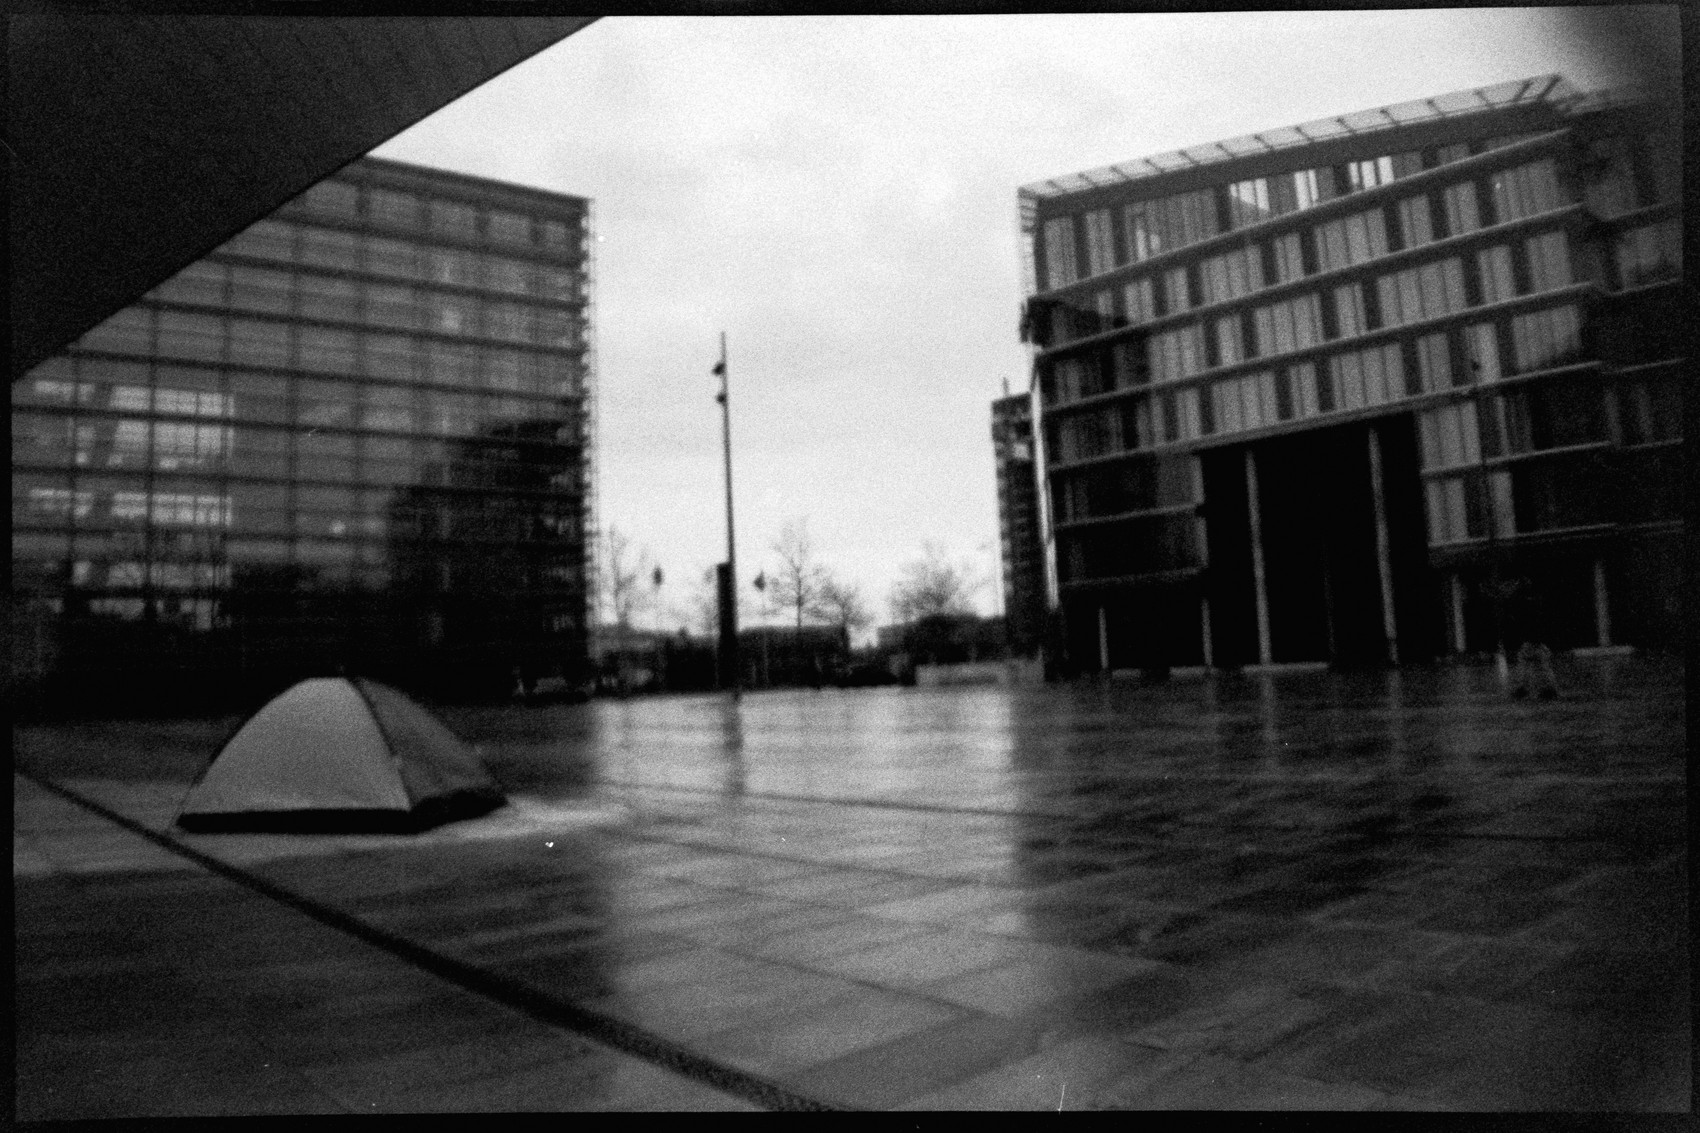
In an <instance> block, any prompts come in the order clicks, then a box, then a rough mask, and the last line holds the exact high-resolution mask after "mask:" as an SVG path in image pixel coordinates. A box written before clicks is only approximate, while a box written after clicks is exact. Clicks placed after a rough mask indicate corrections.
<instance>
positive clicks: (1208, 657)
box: [1198, 594, 1216, 669]
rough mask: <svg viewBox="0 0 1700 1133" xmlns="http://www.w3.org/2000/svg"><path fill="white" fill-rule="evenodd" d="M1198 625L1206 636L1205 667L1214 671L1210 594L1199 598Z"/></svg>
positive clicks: (1214, 659) (1214, 658)
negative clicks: (1211, 644) (1211, 643)
mask: <svg viewBox="0 0 1700 1133" xmlns="http://www.w3.org/2000/svg"><path fill="white" fill-rule="evenodd" d="M1198 623H1199V629H1200V630H1201V632H1202V633H1203V634H1204V667H1205V668H1206V669H1214V668H1215V667H1216V657H1215V653H1214V652H1213V651H1212V649H1211V647H1210V595H1208V594H1203V595H1200V596H1199V599H1198Z"/></svg>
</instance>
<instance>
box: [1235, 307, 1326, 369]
mask: <svg viewBox="0 0 1700 1133" xmlns="http://www.w3.org/2000/svg"><path fill="white" fill-rule="evenodd" d="M1252 319H1253V323H1254V325H1255V326H1256V328H1257V353H1258V355H1260V356H1262V355H1269V354H1285V353H1286V352H1287V351H1289V350H1302V349H1304V348H1305V347H1307V346H1315V345H1317V344H1318V343H1320V342H1321V341H1322V305H1321V302H1320V301H1319V300H1318V298H1317V296H1315V295H1301V296H1299V297H1298V298H1296V299H1289V300H1287V301H1285V302H1282V303H1272V304H1270V305H1269V306H1267V307H1259V308H1257V309H1256V310H1255V311H1253V312H1252Z"/></svg>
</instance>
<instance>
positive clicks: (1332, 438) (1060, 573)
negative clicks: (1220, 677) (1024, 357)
mask: <svg viewBox="0 0 1700 1133" xmlns="http://www.w3.org/2000/svg"><path fill="white" fill-rule="evenodd" d="M1672 118H1673V116H1672V115H1670V114H1669V113H1668V111H1666V110H1663V109H1661V108H1659V107H1656V106H1652V105H1648V104H1645V103H1641V102H1637V101H1635V100H1633V99H1628V98H1622V97H1616V96H1609V95H1603V94H1582V93H1579V92H1578V91H1576V90H1575V89H1574V88H1572V87H1571V86H1569V85H1568V84H1567V83H1566V82H1565V81H1564V80H1563V79H1561V78H1559V77H1557V76H1546V77H1541V78H1535V79H1529V80H1526V81H1517V82H1511V83H1506V84H1503V85H1500V86H1495V87H1490V88H1484V89H1481V90H1473V91H1464V92H1458V93H1453V94H1447V95H1440V96H1436V97H1434V98H1428V99H1423V100H1420V101H1416V102H1410V103H1404V104H1401V105H1396V106H1388V107H1383V108H1381V109H1377V110H1369V111H1362V112H1357V113H1353V114H1346V115H1343V116H1341V117H1338V118H1331V119H1327V120H1324V121H1320V122H1312V123H1306V124H1305V125H1302V126H1295V127H1290V128H1285V129H1278V130H1271V131H1268V132H1266V133H1262V134H1257V135H1253V136H1251V137H1245V138H1236V139H1232V140H1228V141H1223V142H1219V143H1213V144H1210V145H1204V146H1197V147H1194V148H1191V149H1188V150H1184V151H1180V152H1178V153H1170V154H1163V155H1159V156H1155V157H1150V158H1146V159H1143V160H1139V161H1134V162H1129V163H1126V164H1122V165H1118V166H1114V167H1112V168H1109V169H1103V170H1097V171H1093V172H1088V173H1082V174H1076V175H1073V176H1068V177H1062V178H1058V179H1056V180H1052V181H1047V182H1044V183H1042V184H1037V185H1031V186H1028V187H1026V188H1024V189H1022V190H1021V192H1020V195H1019V200H1020V205H1021V209H1022V214H1023V222H1024V231H1025V232H1026V233H1027V234H1028V235H1029V236H1030V239H1029V240H1027V241H1026V242H1025V250H1026V254H1027V255H1028V256H1030V257H1031V262H1030V263H1029V264H1028V265H1027V266H1028V276H1029V278H1030V279H1031V280H1032V281H1033V282H1032V285H1031V286H1032V287H1033V293H1032V294H1031V296H1030V298H1029V301H1028V304H1027V307H1026V310H1025V311H1024V317H1023V328H1024V333H1025V336H1026V337H1027V339H1028V340H1029V341H1030V342H1032V343H1034V344H1035V346H1036V354H1035V365H1036V374H1035V379H1036V381H1037V384H1038V387H1039V391H1040V397H1039V405H1040V436H1039V440H1040V445H1041V451H1042V453H1043V459H1044V482H1045V485H1046V488H1047V490H1048V492H1049V495H1050V500H1049V502H1050V505H1051V518H1052V521H1053V524H1054V526H1053V530H1052V535H1053V538H1054V548H1055V549H1054V567H1055V570H1056V573H1057V578H1058V585H1059V592H1060V603H1061V610H1062V615H1063V619H1064V625H1065V629H1064V632H1065V635H1066V639H1067V642H1068V655H1069V659H1070V662H1071V663H1072V665H1073V666H1074V667H1076V668H1078V669H1088V670H1091V669H1104V668H1117V667H1145V668H1157V669H1161V668H1163V667H1165V666H1167V665H1171V664H1176V665H1179V664H1200V663H1203V664H1206V665H1212V666H1234V665H1239V664H1244V663H1257V662H1271V661H1272V662H1283V661H1330V662H1333V663H1337V664H1356V663H1365V664H1380V663H1388V662H1392V663H1399V662H1405V661H1410V660H1414V659H1421V658H1432V657H1437V656H1445V655H1449V654H1464V653H1483V652H1489V651H1492V650H1494V649H1496V648H1497V647H1498V646H1499V645H1500V643H1501V641H1502V640H1503V641H1505V642H1506V643H1507V644H1509V645H1511V646H1512V647H1515V645H1516V643H1517V642H1518V641H1521V640H1525V639H1531V638H1532V639H1536V640H1541V641H1544V642H1545V643H1547V644H1548V645H1551V646H1552V647H1554V648H1559V649H1562V648H1574V647H1582V646H1597V645H1607V644H1614V643H1641V644H1657V643H1660V642H1662V641H1663V642H1668V641H1670V640H1671V639H1672V636H1673V635H1674V632H1675V629H1674V627H1675V626H1676V625H1678V624H1679V621H1680V609H1679V607H1678V605H1677V602H1678V599H1677V595H1678V593H1679V589H1680V580H1681V578H1682V571H1681V568H1680V548H1681V530H1682V524H1681V507H1680V500H1681V490H1680V484H1681V482H1682V477H1681V470H1682V450H1681V421H1682V412H1681V405H1682V397H1683V394H1682V386H1681V372H1682V367H1683V365H1684V359H1683V358H1682V351H1683V347H1682V344H1681V342H1680V328H1681V326H1682V325H1683V323H1684V321H1685V320H1687V319H1689V318H1691V317H1692V310H1691V308H1688V307H1687V306H1686V305H1685V303H1684V300H1683V297H1682V286H1683V285H1682V283H1681V269H1680V245H1681V240H1680V227H1681V165H1680V146H1679V144H1678V141H1677V134H1678V128H1677V126H1676V125H1675V123H1674V122H1673V121H1672Z"/></svg>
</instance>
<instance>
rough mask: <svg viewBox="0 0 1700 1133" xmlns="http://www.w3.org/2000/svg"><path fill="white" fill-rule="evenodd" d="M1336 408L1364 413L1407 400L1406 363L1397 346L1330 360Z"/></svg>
mask: <svg viewBox="0 0 1700 1133" xmlns="http://www.w3.org/2000/svg"><path fill="white" fill-rule="evenodd" d="M1328 368H1329V380H1330V382H1331V384H1332V386H1333V394H1334V397H1333V401H1334V408H1335V409H1337V410H1353V409H1363V408H1365V407H1367V406H1373V405H1385V404H1387V403H1388V402H1389V401H1394V400H1397V399H1398V398H1400V397H1402V396H1404V392H1405V376H1404V362H1403V358H1402V355H1401V354H1400V352H1399V347H1398V346H1397V345H1388V346H1379V347H1376V348H1374V349H1371V350H1359V351H1355V352H1353V353H1350V354H1340V355H1337V356H1335V357H1334V358H1331V359H1329V363H1328Z"/></svg>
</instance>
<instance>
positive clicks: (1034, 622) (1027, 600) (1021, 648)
mask: <svg viewBox="0 0 1700 1133" xmlns="http://www.w3.org/2000/svg"><path fill="white" fill-rule="evenodd" d="M992 455H993V459H994V460H995V462H996V464H997V478H998V548H999V561H1000V562H1001V563H1002V565H1003V610H1004V632H1005V638H1006V641H1007V643H1008V645H1009V649H1010V652H1011V653H1012V654H1014V655H1016V656H1019V657H1031V656H1033V655H1035V654H1036V653H1037V652H1038V650H1039V647H1040V645H1041V644H1042V643H1043V641H1044V635H1045V610H1046V607H1047V602H1046V598H1045V558H1044V555H1045V548H1044V543H1043V541H1042V535H1043V527H1042V525H1041V520H1040V516H1039V480H1038V467H1037V463H1036V453H1035V451H1034V445H1033V396H1032V394H1031V393H1018V394H1011V395H1008V396H1006V397H1000V398H998V399H997V400H996V401H994V402H992Z"/></svg>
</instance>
